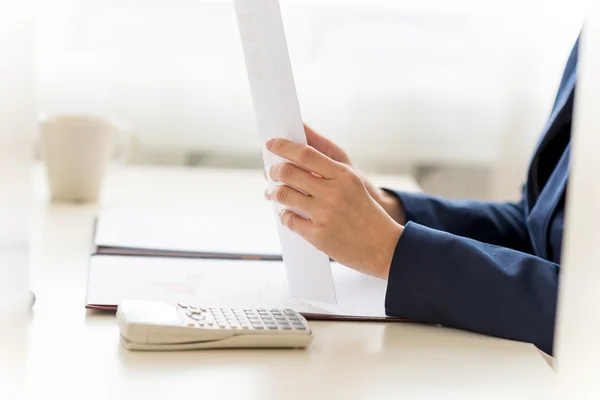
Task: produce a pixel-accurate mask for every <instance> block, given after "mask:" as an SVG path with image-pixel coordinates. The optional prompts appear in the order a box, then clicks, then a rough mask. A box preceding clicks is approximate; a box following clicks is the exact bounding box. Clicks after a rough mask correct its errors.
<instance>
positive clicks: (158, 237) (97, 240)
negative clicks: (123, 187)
mask: <svg viewBox="0 0 600 400" xmlns="http://www.w3.org/2000/svg"><path fill="white" fill-rule="evenodd" d="M92 254H104V255H130V256H155V257H187V258H213V259H214V258H217V259H255V260H271V261H280V260H282V255H281V254H282V253H281V245H280V241H279V236H278V234H277V228H276V225H275V224H274V222H273V220H272V219H269V218H265V217H258V216H257V217H251V216H250V217H249V216H245V217H244V218H234V217H232V216H227V215H211V214H206V213H205V214H190V213H187V212H185V213H183V212H182V213H175V212H171V213H163V212H153V211H150V210H146V211H137V212H136V211H131V210H127V211H105V212H102V213H100V214H99V215H98V217H97V218H96V221H95V231H94V237H93V251H92Z"/></svg>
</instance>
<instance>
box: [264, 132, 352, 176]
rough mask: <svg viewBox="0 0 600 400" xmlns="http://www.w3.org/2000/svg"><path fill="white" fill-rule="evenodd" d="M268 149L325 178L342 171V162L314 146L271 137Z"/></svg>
mask: <svg viewBox="0 0 600 400" xmlns="http://www.w3.org/2000/svg"><path fill="white" fill-rule="evenodd" d="M266 146H267V149H268V150H269V151H271V152H272V153H273V154H276V155H278V156H279V157H282V158H285V159H287V160H290V161H293V162H294V163H296V164H298V165H299V166H300V167H302V168H305V169H307V170H309V171H312V172H315V173H317V174H319V175H320V176H322V177H323V178H325V179H334V178H335V177H337V176H338V174H340V173H341V172H342V169H341V164H340V163H338V162H337V161H334V160H332V159H331V158H329V157H327V156H325V155H324V154H322V153H320V152H319V151H317V150H315V149H314V148H312V147H310V146H307V145H304V144H299V143H294V142H290V141H289V140H286V139H270V140H269V141H268V142H267V144H266Z"/></svg>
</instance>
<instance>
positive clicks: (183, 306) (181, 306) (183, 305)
mask: <svg viewBox="0 0 600 400" xmlns="http://www.w3.org/2000/svg"><path fill="white" fill-rule="evenodd" d="M177 305H178V306H179V307H180V308H188V306H187V305H185V304H181V303H177Z"/></svg>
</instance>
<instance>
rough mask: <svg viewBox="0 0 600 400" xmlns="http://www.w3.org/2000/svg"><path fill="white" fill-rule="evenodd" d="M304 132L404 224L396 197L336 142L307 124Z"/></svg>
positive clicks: (392, 215)
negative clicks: (369, 176) (372, 179)
mask: <svg viewBox="0 0 600 400" xmlns="http://www.w3.org/2000/svg"><path fill="white" fill-rule="evenodd" d="M304 132H305V133H306V140H307V142H308V145H309V146H311V147H313V148H314V149H315V150H318V151H319V152H320V153H322V154H324V155H326V156H327V157H329V158H331V159H332V160H333V161H337V162H339V163H341V164H344V165H346V166H348V167H350V168H351V169H352V170H354V171H355V172H356V173H357V174H358V175H359V176H360V178H361V179H362V181H363V183H364V185H365V188H366V189H367V191H368V192H369V194H370V195H371V197H373V199H374V200H375V201H376V202H377V203H378V204H379V205H380V206H381V207H383V209H384V210H385V211H386V212H387V213H388V214H389V215H390V216H391V217H392V218H393V219H394V220H395V221H396V222H398V223H399V224H402V225H404V224H406V220H405V216H404V211H403V210H402V206H401V205H400V202H399V201H398V199H397V198H396V197H395V196H393V195H391V194H389V193H388V192H386V191H384V190H382V189H381V188H379V187H377V186H375V185H374V184H373V183H371V182H370V181H369V180H368V179H367V178H365V177H364V176H362V174H361V173H360V172H359V171H358V169H357V168H356V167H355V166H354V165H353V164H352V161H350V157H349V156H348V154H347V153H346V152H345V151H344V150H343V149H342V148H341V147H339V146H338V145H337V144H335V143H334V142H332V141H331V140H329V139H327V138H326V137H324V136H321V135H319V134H318V133H317V132H316V131H314V130H313V129H312V128H310V127H309V126H308V125H304ZM265 195H266V197H267V199H269V192H268V190H267V191H266V192H265Z"/></svg>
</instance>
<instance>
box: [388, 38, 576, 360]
mask: <svg viewBox="0 0 600 400" xmlns="http://www.w3.org/2000/svg"><path fill="white" fill-rule="evenodd" d="M578 42H579V40H578ZM578 42H577V43H576V44H575V47H574V48H573V51H572V53H571V55H570V57H569V61H568V63H567V66H566V68H565V72H564V76H563V78H562V82H561V84H560V88H559V91H558V95H557V97H556V101H555V104H554V107H553V110H552V113H551V115H550V118H549V120H548V122H547V124H546V126H545V128H544V132H543V135H542V136H541V139H540V141H539V143H538V145H537V147H536V150H535V153H534V155H533V157H532V160H531V164H530V168H529V173H528V177H527V182H526V184H525V185H524V188H523V197H522V199H521V201H519V202H517V203H500V202H494V203H492V202H480V201H466V200H447V199H442V198H439V197H435V196H428V195H423V194H408V193H400V192H394V191H391V190H390V192H391V193H394V194H396V195H397V196H398V199H399V200H400V203H401V204H402V206H403V207H404V211H405V213H406V218H407V221H408V222H407V223H406V226H405V229H404V231H403V233H402V235H401V236H400V239H399V240H398V244H397V246H396V250H395V253H394V257H393V261H392V265H391V269H390V273H389V278H388V284H387V294H386V300H385V308H386V313H387V314H388V315H390V316H395V317H404V318H410V319H413V320H417V321H422V322H428V323H434V324H440V325H444V326H448V327H454V328H458V329H463V330H468V331H473V332H478V333H483V334H487V335H492V336H497V337H501V338H506V339H511V340H517V341H522V342H529V343H533V344H535V345H536V346H537V347H538V348H540V349H541V350H543V351H545V352H546V353H548V354H552V347H553V339H554V321H555V313H556V300H557V293H558V280H559V265H560V257H561V247H562V235H563V220H564V211H565V190H566V186H567V177H568V170H569V147H570V138H571V122H572V112H573V100H574V94H575V87H576V76H577V57H578V47H579V46H578V44H579V43H578ZM386 190H387V189H386Z"/></svg>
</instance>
